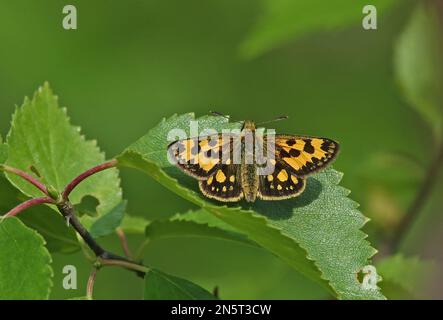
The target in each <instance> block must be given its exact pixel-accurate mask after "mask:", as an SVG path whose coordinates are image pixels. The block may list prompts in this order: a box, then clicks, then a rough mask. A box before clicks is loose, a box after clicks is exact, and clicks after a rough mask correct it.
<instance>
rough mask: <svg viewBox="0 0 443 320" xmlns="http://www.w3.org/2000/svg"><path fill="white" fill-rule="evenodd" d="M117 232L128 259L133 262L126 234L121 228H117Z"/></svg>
mask: <svg viewBox="0 0 443 320" xmlns="http://www.w3.org/2000/svg"><path fill="white" fill-rule="evenodd" d="M115 232H116V233H117V236H118V237H119V239H120V243H121V245H122V248H123V252H124V253H125V256H126V258H128V259H131V260H132V254H131V250H129V245H128V240H127V239H126V235H125V232H124V231H123V230H122V229H121V228H117V229H116V230H115Z"/></svg>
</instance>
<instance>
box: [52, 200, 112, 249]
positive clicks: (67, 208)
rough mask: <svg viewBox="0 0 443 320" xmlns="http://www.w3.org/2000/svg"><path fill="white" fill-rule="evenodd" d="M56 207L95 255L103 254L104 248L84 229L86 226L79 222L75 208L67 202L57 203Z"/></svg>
mask: <svg viewBox="0 0 443 320" xmlns="http://www.w3.org/2000/svg"><path fill="white" fill-rule="evenodd" d="M57 208H58V210H59V211H60V213H61V214H62V215H63V216H64V217H65V219H66V220H67V222H68V224H69V225H70V226H72V227H73V228H74V229H75V231H77V232H78V234H79V235H80V236H81V237H82V239H83V240H84V241H85V243H86V244H87V245H88V247H89V248H91V250H92V251H93V252H94V254H95V255H96V256H97V257H100V256H102V255H103V254H105V252H106V251H105V250H104V249H103V248H102V247H101V246H100V245H99V244H98V243H97V242H96V241H95V240H94V238H93V237H92V236H91V234H90V233H89V232H88V230H86V228H85V227H84V226H83V225H82V224H81V223H80V221H79V220H78V218H77V216H76V215H75V209H74V207H73V206H72V204H71V203H69V202H62V203H59V204H57Z"/></svg>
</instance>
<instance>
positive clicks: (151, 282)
mask: <svg viewBox="0 0 443 320" xmlns="http://www.w3.org/2000/svg"><path fill="white" fill-rule="evenodd" d="M144 299H145V300H216V298H215V297H214V296H213V295H212V294H211V293H209V292H208V291H206V290H205V289H203V288H202V287H200V286H198V285H196V284H194V283H192V282H190V281H188V280H185V279H182V278H178V277H175V276H171V275H169V274H166V273H164V272H161V271H159V270H155V269H151V270H150V271H149V272H148V273H147V274H146V276H145V293H144Z"/></svg>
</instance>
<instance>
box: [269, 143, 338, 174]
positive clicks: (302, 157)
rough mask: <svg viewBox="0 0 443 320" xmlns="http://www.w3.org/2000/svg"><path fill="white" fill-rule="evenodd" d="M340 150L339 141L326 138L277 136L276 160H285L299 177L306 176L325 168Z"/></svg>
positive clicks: (290, 169)
mask: <svg viewBox="0 0 443 320" xmlns="http://www.w3.org/2000/svg"><path fill="white" fill-rule="evenodd" d="M338 150H339V145H338V143H337V142H335V141H333V140H330V139H326V138H316V137H300V136H291V135H276V136H275V158H276V160H279V161H280V160H281V161H283V162H284V163H285V164H286V165H287V167H288V169H289V171H291V172H292V173H293V174H295V175H296V176H297V177H304V176H307V175H309V174H311V173H315V172H317V171H319V170H320V169H322V168H324V167H325V166H326V165H327V164H329V163H330V162H331V161H332V160H334V159H335V157H336V156H337V153H338Z"/></svg>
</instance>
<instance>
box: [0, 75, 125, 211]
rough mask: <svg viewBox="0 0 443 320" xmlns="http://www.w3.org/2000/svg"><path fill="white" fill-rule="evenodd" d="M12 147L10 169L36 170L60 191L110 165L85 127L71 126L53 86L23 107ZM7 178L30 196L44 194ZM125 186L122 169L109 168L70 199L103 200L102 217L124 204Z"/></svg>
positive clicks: (9, 140) (11, 134)
mask: <svg viewBox="0 0 443 320" xmlns="http://www.w3.org/2000/svg"><path fill="white" fill-rule="evenodd" d="M7 144H8V146H9V156H8V161H7V164H8V165H10V166H12V167H16V168H19V169H21V170H24V171H26V172H29V173H31V174H32V171H31V170H30V169H29V168H30V166H34V167H35V168H36V169H37V170H38V171H39V172H40V174H41V175H42V179H43V181H44V182H45V183H46V184H47V185H52V186H54V187H55V188H56V189H57V190H58V191H59V192H61V191H62V190H63V189H64V187H65V186H66V184H68V183H69V182H70V181H71V180H72V179H73V178H75V177H76V176H77V175H79V174H80V173H82V172H84V171H85V170H87V169H90V168H91V167H93V166H95V165H98V164H100V163H103V162H104V161H105V156H104V154H103V153H102V152H100V150H99V148H98V147H97V142H96V141H87V140H85V137H84V136H82V135H81V133H80V128H78V127H74V126H72V125H71V124H70V122H69V118H68V117H67V115H66V109H61V108H59V106H58V98H57V97H56V96H55V95H54V94H53V93H52V91H51V89H50V88H49V85H48V84H45V85H44V86H43V87H41V88H39V90H38V91H37V92H36V93H35V95H34V97H33V99H32V100H29V99H27V98H26V99H25V101H24V103H23V106H22V107H19V108H17V110H16V112H15V114H14V116H13V118H12V126H11V129H10V131H9V134H8V137H7ZM7 177H8V179H9V180H10V181H11V182H12V184H13V185H14V186H16V187H17V188H18V189H19V190H21V191H22V192H23V193H24V194H25V195H27V196H29V197H39V196H41V192H40V191H39V190H37V189H36V188H35V187H33V186H32V185H29V184H28V183H27V182H26V181H23V180H22V179H20V178H19V177H16V176H14V175H11V174H7ZM119 184H120V180H119V177H118V170H117V169H110V170H106V171H104V172H100V173H99V174H96V175H94V176H92V177H90V178H89V179H87V180H85V181H83V182H82V183H81V184H80V185H79V186H78V187H77V188H76V189H75V190H74V191H73V192H72V194H71V196H70V200H71V201H72V203H73V204H77V203H80V202H81V199H82V198H83V197H84V196H86V195H90V196H93V197H95V198H97V199H98V200H99V201H100V205H99V206H98V213H99V215H102V214H105V213H106V212H109V211H110V210H111V209H112V208H114V207H115V206H116V205H117V204H119V203H120V202H121V201H122V198H121V197H122V195H121V189H120V186H119Z"/></svg>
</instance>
